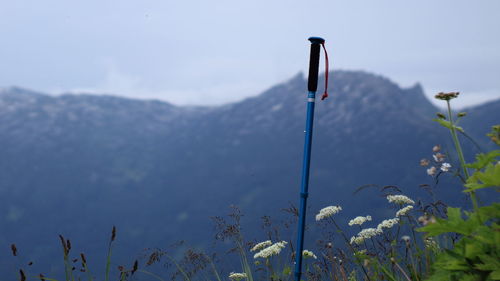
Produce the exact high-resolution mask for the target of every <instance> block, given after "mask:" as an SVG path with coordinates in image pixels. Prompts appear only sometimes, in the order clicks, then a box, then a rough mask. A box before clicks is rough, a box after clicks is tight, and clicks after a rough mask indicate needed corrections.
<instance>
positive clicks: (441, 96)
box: [434, 92, 460, 101]
mask: <svg viewBox="0 0 500 281" xmlns="http://www.w3.org/2000/svg"><path fill="white" fill-rule="evenodd" d="M459 94H460V93H459V92H449V93H443V92H441V93H439V94H437V95H435V96H434V97H435V98H436V99H438V100H446V101H449V100H451V99H454V98H456V97H458V95H459Z"/></svg>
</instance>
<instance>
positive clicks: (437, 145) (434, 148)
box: [432, 144, 441, 152]
mask: <svg viewBox="0 0 500 281" xmlns="http://www.w3.org/2000/svg"><path fill="white" fill-rule="evenodd" d="M439 151H441V145H439V144H436V145H435V146H434V147H433V148H432V152H439Z"/></svg>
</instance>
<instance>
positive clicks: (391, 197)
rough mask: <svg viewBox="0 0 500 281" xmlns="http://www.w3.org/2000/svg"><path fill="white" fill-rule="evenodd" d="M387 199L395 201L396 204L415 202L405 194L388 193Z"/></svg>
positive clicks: (390, 201) (391, 201)
mask: <svg viewBox="0 0 500 281" xmlns="http://www.w3.org/2000/svg"><path fill="white" fill-rule="evenodd" d="M387 200H388V201H389V203H396V204H411V205H413V204H415V201H413V200H411V199H410V198H408V197H407V196H404V195H388V196H387Z"/></svg>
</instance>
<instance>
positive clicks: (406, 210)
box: [396, 205, 413, 217]
mask: <svg viewBox="0 0 500 281" xmlns="http://www.w3.org/2000/svg"><path fill="white" fill-rule="evenodd" d="M411 209H413V206H412V205H408V206H406V207H404V208H401V209H400V210H399V211H397V212H396V217H400V216H404V215H406V213H408V212H409V211H410V210H411Z"/></svg>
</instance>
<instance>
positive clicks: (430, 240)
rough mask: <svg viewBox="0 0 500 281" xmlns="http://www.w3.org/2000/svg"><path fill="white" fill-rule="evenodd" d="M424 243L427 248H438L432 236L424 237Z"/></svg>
mask: <svg viewBox="0 0 500 281" xmlns="http://www.w3.org/2000/svg"><path fill="white" fill-rule="evenodd" d="M424 244H425V247H427V248H439V246H438V244H437V242H436V240H434V238H432V237H427V238H425V240H424Z"/></svg>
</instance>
